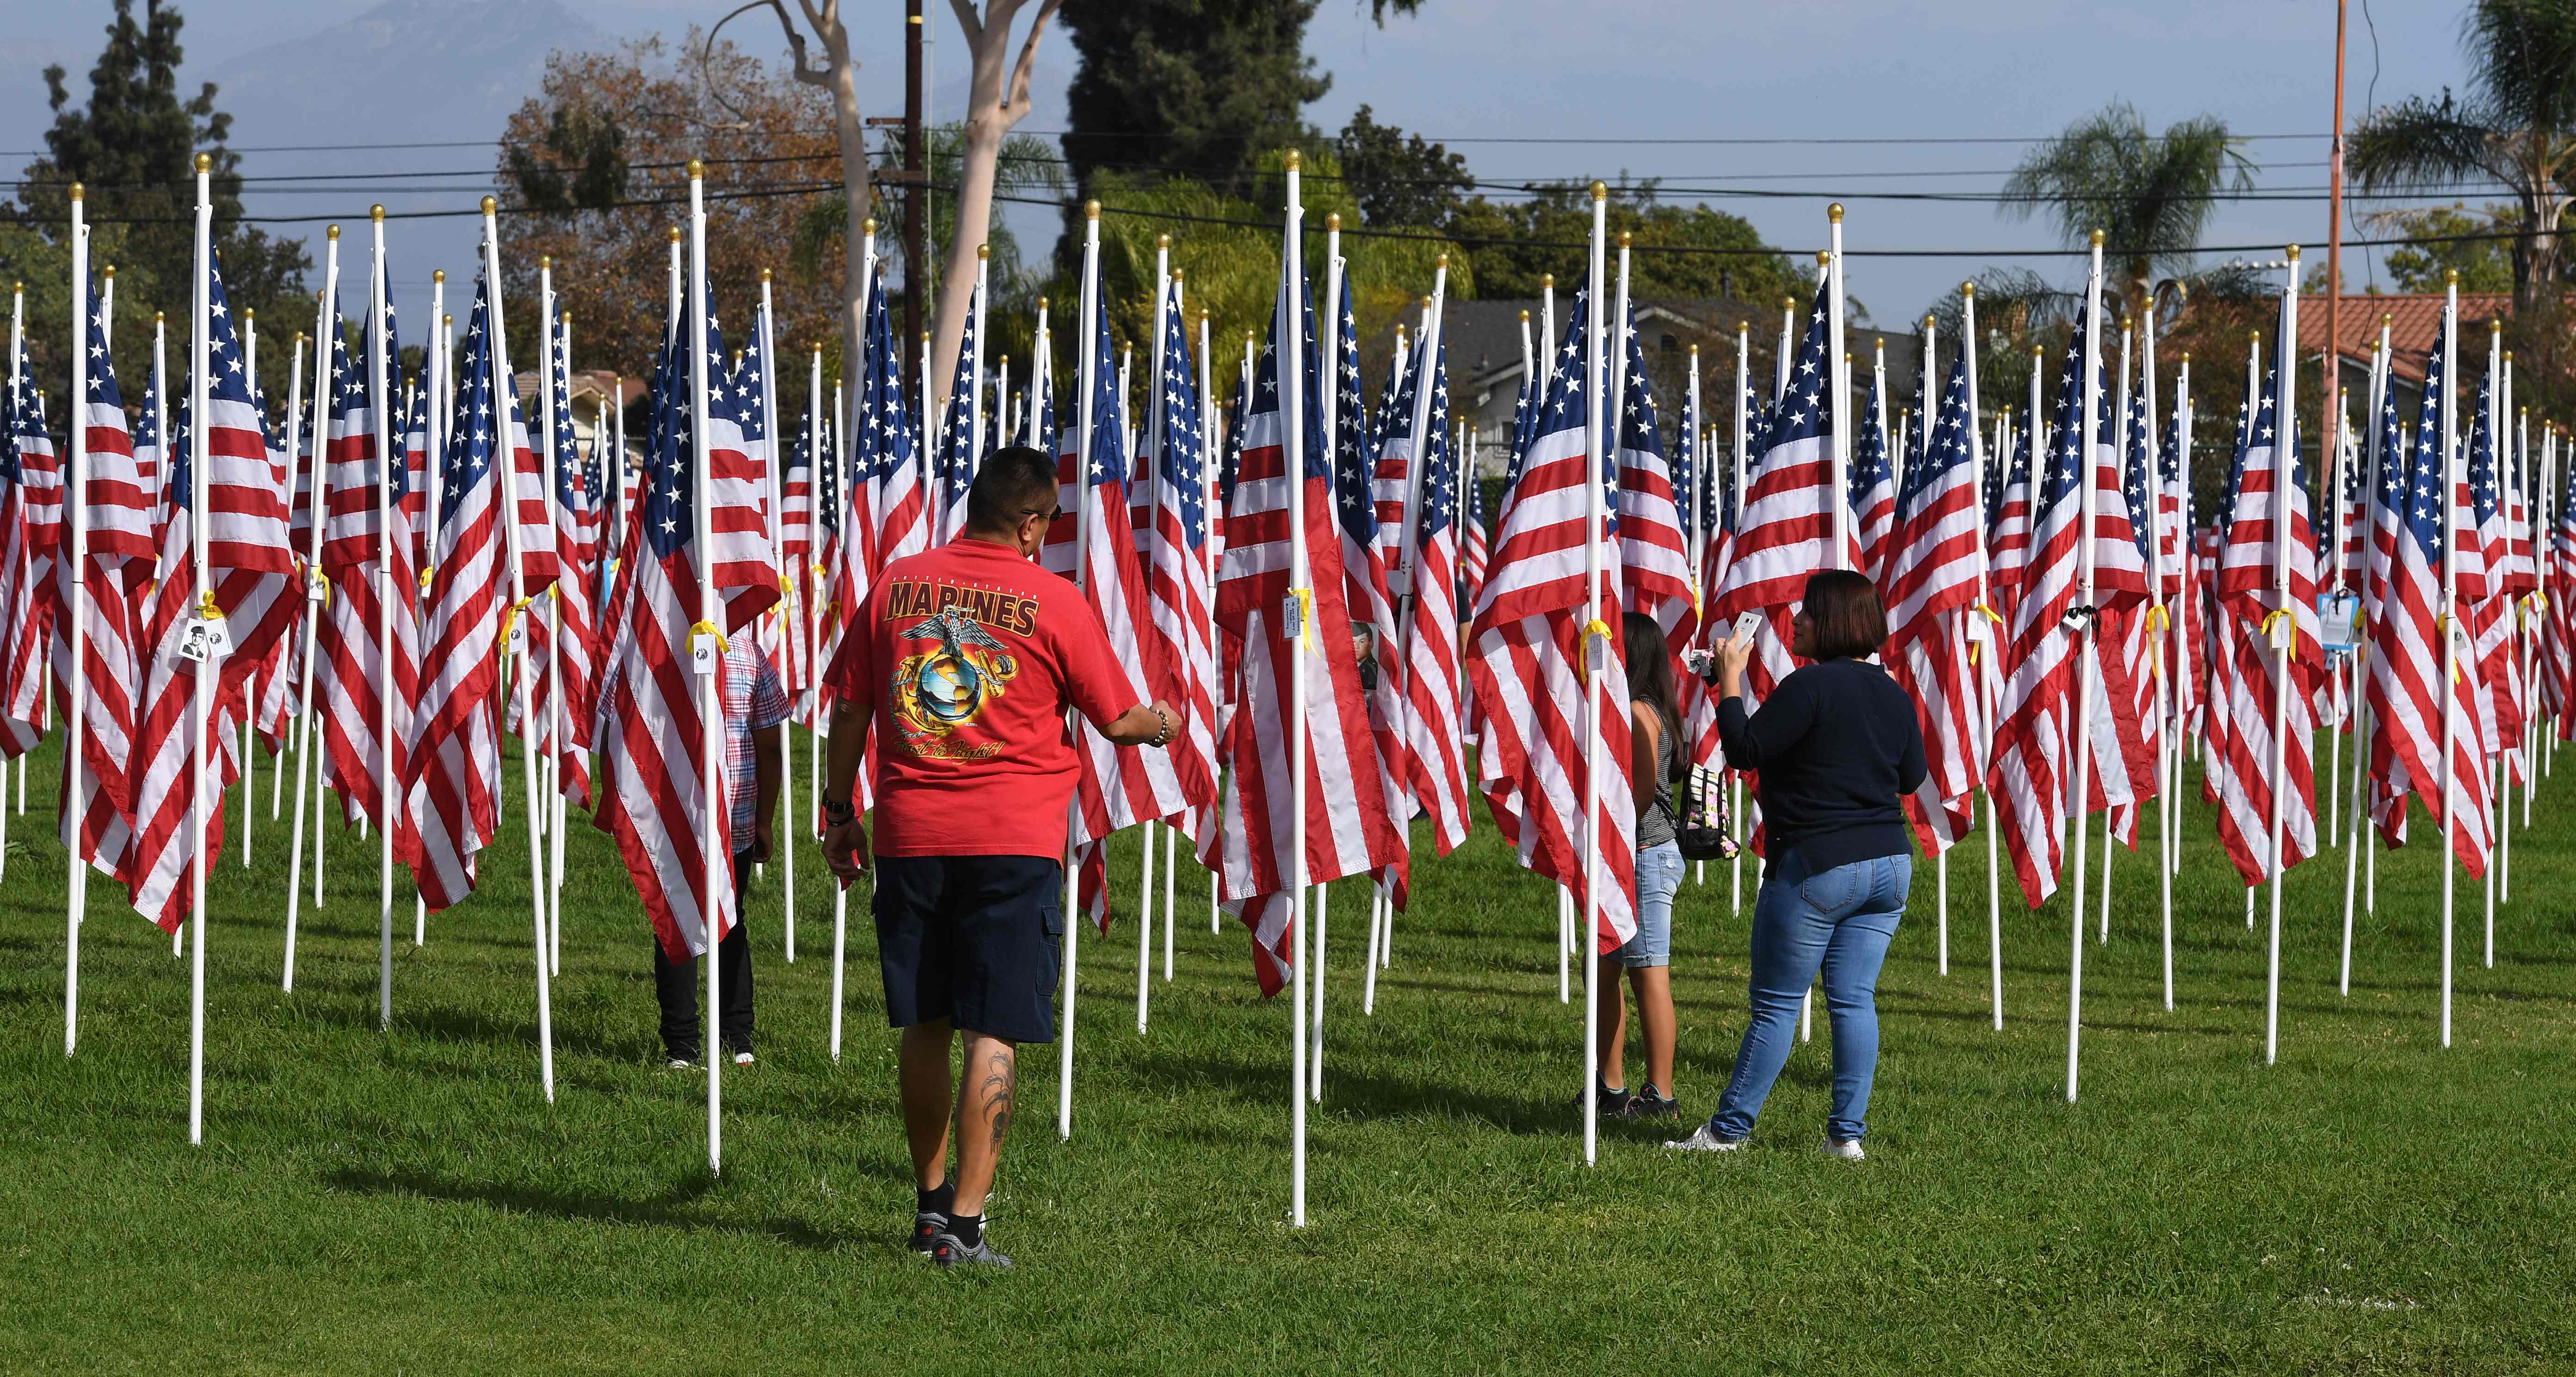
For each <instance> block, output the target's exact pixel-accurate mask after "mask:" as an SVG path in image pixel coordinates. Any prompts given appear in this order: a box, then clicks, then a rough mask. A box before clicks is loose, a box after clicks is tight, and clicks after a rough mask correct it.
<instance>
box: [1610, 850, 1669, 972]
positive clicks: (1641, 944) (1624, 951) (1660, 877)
mask: <svg viewBox="0 0 2576 1377" xmlns="http://www.w3.org/2000/svg"><path fill="white" fill-rule="evenodd" d="M1681 887H1682V849H1681V847H1680V845H1679V844H1677V843H1674V842H1657V843H1655V844H1654V845H1653V846H1650V847H1647V848H1646V849H1645V850H1643V851H1640V852H1638V853H1637V935H1636V936H1634V937H1631V938H1629V939H1628V940H1627V942H1626V943H1625V944H1623V945H1622V946H1621V947H1620V948H1619V964H1621V965H1623V966H1628V967H1631V968H1634V967H1639V966H1669V965H1671V964H1673V895H1674V894H1676V893H1678V892H1680V890H1681Z"/></svg>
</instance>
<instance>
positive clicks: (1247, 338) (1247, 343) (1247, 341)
mask: <svg viewBox="0 0 2576 1377" xmlns="http://www.w3.org/2000/svg"><path fill="white" fill-rule="evenodd" d="M1243 347H1245V348H1246V349H1249V348H1251V347H1252V332H1251V331H1250V330H1246V331H1244V332H1243Z"/></svg>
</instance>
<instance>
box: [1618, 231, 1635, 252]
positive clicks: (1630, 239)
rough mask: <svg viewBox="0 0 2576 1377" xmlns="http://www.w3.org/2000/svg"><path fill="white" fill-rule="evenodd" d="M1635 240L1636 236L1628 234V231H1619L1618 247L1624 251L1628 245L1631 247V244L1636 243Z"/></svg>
mask: <svg viewBox="0 0 2576 1377" xmlns="http://www.w3.org/2000/svg"><path fill="white" fill-rule="evenodd" d="M1636 239H1637V236H1635V235H1633V234H1631V233H1629V232H1628V231H1626V230H1621V231H1619V247H1621V248H1623V249H1624V248H1627V247H1628V246H1629V245H1631V244H1634V243H1635V242H1636Z"/></svg>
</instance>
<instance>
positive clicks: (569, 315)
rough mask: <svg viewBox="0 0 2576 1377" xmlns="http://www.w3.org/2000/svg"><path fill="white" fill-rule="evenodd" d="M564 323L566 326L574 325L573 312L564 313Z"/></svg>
mask: <svg viewBox="0 0 2576 1377" xmlns="http://www.w3.org/2000/svg"><path fill="white" fill-rule="evenodd" d="M563 323H564V324H566V325H570V324H572V312H570V311H566V312H564V313H563Z"/></svg>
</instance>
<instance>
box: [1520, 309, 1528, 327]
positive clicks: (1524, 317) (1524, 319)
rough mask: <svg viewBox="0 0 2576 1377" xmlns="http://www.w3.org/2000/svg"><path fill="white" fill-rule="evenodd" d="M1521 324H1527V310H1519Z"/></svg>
mask: <svg viewBox="0 0 2576 1377" xmlns="http://www.w3.org/2000/svg"><path fill="white" fill-rule="evenodd" d="M1521 324H1523V325H1527V324H1529V312H1527V311H1523V312H1521Z"/></svg>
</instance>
